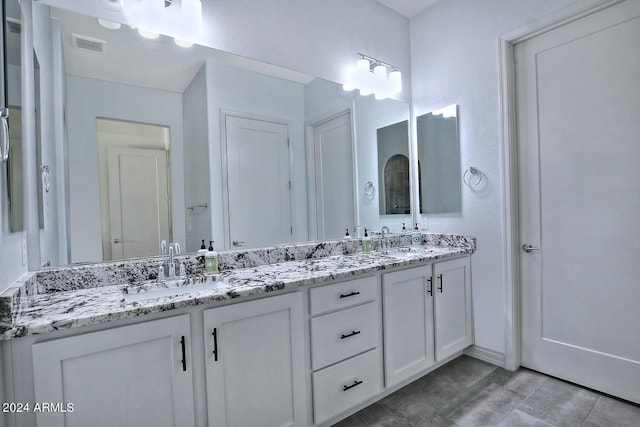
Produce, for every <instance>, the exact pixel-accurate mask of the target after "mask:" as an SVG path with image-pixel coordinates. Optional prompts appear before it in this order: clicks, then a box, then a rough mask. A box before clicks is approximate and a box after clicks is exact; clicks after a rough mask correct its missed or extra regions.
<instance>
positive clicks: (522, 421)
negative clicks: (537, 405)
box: [498, 409, 553, 427]
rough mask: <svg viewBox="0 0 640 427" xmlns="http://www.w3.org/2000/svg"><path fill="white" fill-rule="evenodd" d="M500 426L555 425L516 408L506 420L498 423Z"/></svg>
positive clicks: (545, 426)
mask: <svg viewBox="0 0 640 427" xmlns="http://www.w3.org/2000/svg"><path fill="white" fill-rule="evenodd" d="M498 427H553V425H552V424H549V423H547V422H544V421H542V420H541V419H539V418H536V417H534V416H533V415H529V414H527V413H526V412H522V411H520V410H518V409H515V410H514V411H512V412H511V413H510V414H509V416H508V417H507V418H506V419H505V420H504V421H502V422H501V423H500V424H498Z"/></svg>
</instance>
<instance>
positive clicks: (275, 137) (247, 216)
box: [225, 116, 293, 249]
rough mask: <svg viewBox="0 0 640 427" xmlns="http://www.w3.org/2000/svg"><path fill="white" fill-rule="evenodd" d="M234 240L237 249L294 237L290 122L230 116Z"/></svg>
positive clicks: (229, 172) (229, 182)
mask: <svg viewBox="0 0 640 427" xmlns="http://www.w3.org/2000/svg"><path fill="white" fill-rule="evenodd" d="M225 126H226V138H227V141H226V149H227V188H228V190H227V194H228V216H227V217H228V224H229V230H228V231H229V235H228V238H229V242H230V246H231V248H232V249H237V248H238V247H240V246H244V247H249V248H256V247H262V246H271V245H274V244H277V243H287V242H290V241H291V240H292V235H293V227H292V224H291V175H290V162H291V157H290V153H289V140H288V129H287V125H284V124H281V123H273V122H267V121H263V120H253V119H248V118H244V117H236V116H226V117H225Z"/></svg>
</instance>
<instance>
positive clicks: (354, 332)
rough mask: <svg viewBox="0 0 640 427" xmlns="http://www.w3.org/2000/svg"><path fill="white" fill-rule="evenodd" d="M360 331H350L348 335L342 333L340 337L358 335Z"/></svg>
mask: <svg viewBox="0 0 640 427" xmlns="http://www.w3.org/2000/svg"><path fill="white" fill-rule="evenodd" d="M359 333H360V331H351V332H350V333H348V334H346V335H345V334H342V335H340V339H341V340H343V339H345V338H349V337H352V336H354V335H358V334H359Z"/></svg>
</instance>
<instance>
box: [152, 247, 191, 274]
mask: <svg viewBox="0 0 640 427" xmlns="http://www.w3.org/2000/svg"><path fill="white" fill-rule="evenodd" d="M167 246H168V249H169V250H168V254H167ZM160 252H161V253H162V261H161V262H160V265H159V266H158V277H159V278H160V279H164V278H169V279H171V278H174V277H176V263H175V259H174V256H175V255H178V254H179V253H180V252H181V249H180V244H179V243H176V242H172V243H169V245H167V242H166V241H164V240H163V241H162V243H160ZM167 255H168V256H169V259H168V262H167V269H166V270H165V257H166V256H167ZM165 272H166V273H165ZM179 275H180V276H184V275H185V266H184V264H180V267H179Z"/></svg>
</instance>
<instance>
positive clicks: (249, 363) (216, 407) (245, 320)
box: [204, 292, 307, 427]
mask: <svg viewBox="0 0 640 427" xmlns="http://www.w3.org/2000/svg"><path fill="white" fill-rule="evenodd" d="M204 333H205V350H206V352H207V355H206V359H205V360H206V386H207V409H208V414H209V425H210V426H229V427H244V426H257V427H263V426H270V427H276V426H303V425H305V424H306V419H307V418H306V417H307V414H306V396H305V379H304V372H305V371H304V335H303V334H304V332H303V318H302V294H301V293H300V292H295V293H292V294H286V295H282V296H276V297H271V298H265V299H260V300H256V301H250V302H244V303H240V304H234V305H231V306H227V307H221V308H213V309H210V310H206V311H205V312H204Z"/></svg>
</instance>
